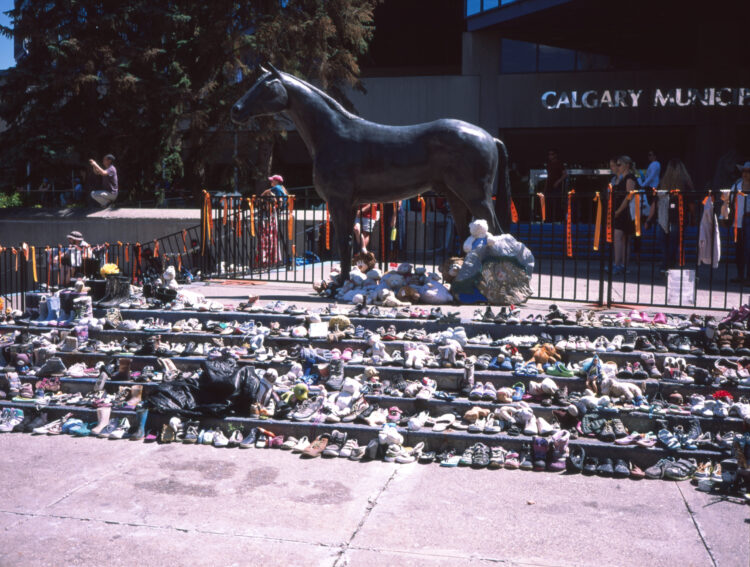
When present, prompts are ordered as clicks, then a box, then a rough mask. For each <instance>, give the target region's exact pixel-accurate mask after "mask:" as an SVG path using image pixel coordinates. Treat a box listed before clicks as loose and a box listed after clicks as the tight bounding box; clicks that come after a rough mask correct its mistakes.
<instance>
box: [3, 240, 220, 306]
mask: <svg viewBox="0 0 750 567" xmlns="http://www.w3.org/2000/svg"><path fill="white" fill-rule="evenodd" d="M200 243H201V239H200V229H199V227H192V228H190V229H186V230H183V231H181V232H177V233H174V234H169V235H167V236H164V237H162V238H159V239H156V240H153V241H150V242H144V243H141V242H134V243H131V242H115V243H104V244H99V245H95V246H83V247H81V246H75V245H70V244H65V245H63V244H58V245H55V246H44V247H39V246H28V245H26V244H22V245H20V246H14V247H8V248H4V247H0V297H2V300H3V305H4V306H5V307H13V308H16V309H23V308H24V292H27V291H41V290H49V289H55V288H58V287H65V286H68V285H70V283H71V282H72V281H74V280H75V279H76V278H77V277H80V276H86V277H92V278H101V274H100V272H101V268H102V267H103V266H104V265H105V264H115V265H116V266H117V267H118V269H119V273H120V274H122V275H125V276H128V277H129V278H131V280H132V282H133V283H140V282H141V281H142V279H143V276H144V274H146V273H148V272H149V271H151V272H153V273H161V272H162V271H163V270H164V269H166V267H167V266H170V265H172V266H174V267H175V270H176V271H177V272H178V273H179V272H181V271H182V270H183V268H184V270H187V271H188V272H190V273H191V274H195V273H197V272H198V271H199V270H202V269H203V266H204V264H205V263H206V257H205V256H204V255H203V254H202V253H201V247H200Z"/></svg>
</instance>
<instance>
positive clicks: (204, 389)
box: [199, 357, 241, 405]
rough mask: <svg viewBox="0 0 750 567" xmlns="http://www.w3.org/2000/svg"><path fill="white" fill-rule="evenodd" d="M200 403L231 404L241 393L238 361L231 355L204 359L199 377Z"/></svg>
mask: <svg viewBox="0 0 750 567" xmlns="http://www.w3.org/2000/svg"><path fill="white" fill-rule="evenodd" d="M199 385H200V403H201V405H204V404H229V405H231V404H232V402H233V400H234V399H235V398H237V397H238V396H239V395H240V394H241V385H240V373H239V372H238V368H237V361H236V360H235V359H234V358H231V357H225V358H215V359H209V360H204V361H203V362H202V363H201V374H200V378H199Z"/></svg>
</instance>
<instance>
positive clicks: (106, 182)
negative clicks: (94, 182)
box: [89, 154, 119, 208]
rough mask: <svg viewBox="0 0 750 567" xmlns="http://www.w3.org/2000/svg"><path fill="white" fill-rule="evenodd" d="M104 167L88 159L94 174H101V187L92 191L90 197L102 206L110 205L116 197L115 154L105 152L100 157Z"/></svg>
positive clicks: (117, 185)
mask: <svg viewBox="0 0 750 567" xmlns="http://www.w3.org/2000/svg"><path fill="white" fill-rule="evenodd" d="M102 164H104V167H100V166H99V164H98V163H96V162H95V161H94V160H93V159H90V160H89V165H90V166H91V169H92V170H93V171H94V173H95V174H96V175H101V176H102V188H101V190H99V191H92V192H91V198H92V199H94V201H96V202H97V203H99V205H101V207H102V208H107V207H110V206H112V203H114V202H115V200H116V199H117V192H118V190H119V184H118V181H117V169H115V165H114V164H115V156H113V155H112V154H107V155H106V156H104V158H102Z"/></svg>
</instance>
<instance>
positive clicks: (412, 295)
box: [396, 285, 421, 303]
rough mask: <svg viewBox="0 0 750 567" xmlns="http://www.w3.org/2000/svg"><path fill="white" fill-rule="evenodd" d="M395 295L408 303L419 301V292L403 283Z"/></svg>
mask: <svg viewBox="0 0 750 567" xmlns="http://www.w3.org/2000/svg"><path fill="white" fill-rule="evenodd" d="M396 297H397V298H398V299H399V300H401V301H408V302H409V303H419V299H420V297H421V296H420V295H419V292H418V291H417V290H416V289H414V288H413V287H412V286H409V285H405V286H404V287H402V288H401V289H399V290H398V293H397V294H396Z"/></svg>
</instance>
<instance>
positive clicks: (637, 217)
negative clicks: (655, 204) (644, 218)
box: [628, 191, 641, 236]
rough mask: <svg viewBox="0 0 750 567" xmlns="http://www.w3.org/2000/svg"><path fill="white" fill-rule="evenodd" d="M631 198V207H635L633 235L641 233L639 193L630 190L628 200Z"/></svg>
mask: <svg viewBox="0 0 750 567" xmlns="http://www.w3.org/2000/svg"><path fill="white" fill-rule="evenodd" d="M630 199H633V207H634V208H635V219H633V220H634V221H635V235H636V236H640V235H641V194H640V192H638V191H631V192H630V194H629V195H628V200H630Z"/></svg>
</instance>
